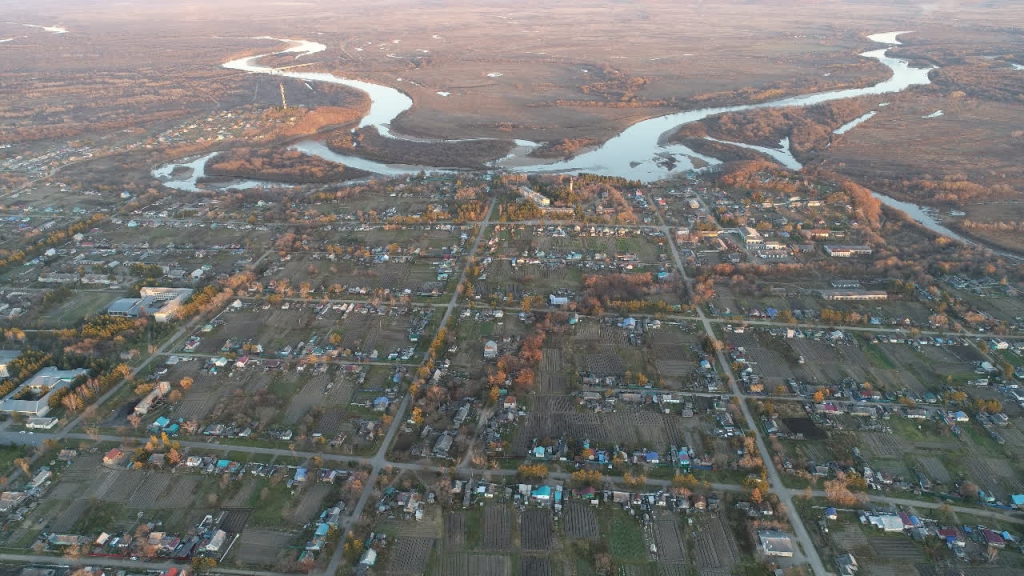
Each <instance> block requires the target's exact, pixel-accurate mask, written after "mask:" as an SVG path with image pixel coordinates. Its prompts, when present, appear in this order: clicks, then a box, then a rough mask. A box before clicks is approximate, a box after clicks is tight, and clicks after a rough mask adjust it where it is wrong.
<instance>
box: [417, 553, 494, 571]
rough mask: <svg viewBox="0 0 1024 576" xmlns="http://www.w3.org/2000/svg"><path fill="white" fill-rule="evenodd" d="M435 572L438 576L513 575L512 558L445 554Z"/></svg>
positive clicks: (492, 555) (490, 555) (491, 555)
mask: <svg viewBox="0 0 1024 576" xmlns="http://www.w3.org/2000/svg"><path fill="white" fill-rule="evenodd" d="M433 573H434V574H435V575H437V576H511V575H512V559H511V558H510V557H508V556H499V555H495V554H467V553H465V552H456V553H452V554H444V555H441V557H440V558H439V561H438V563H437V568H436V569H435V570H434V572H433Z"/></svg>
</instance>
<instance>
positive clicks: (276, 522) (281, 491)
mask: <svg viewBox="0 0 1024 576" xmlns="http://www.w3.org/2000/svg"><path fill="white" fill-rule="evenodd" d="M264 488H266V489H267V490H268V494H267V497H266V498H265V499H261V498H260V495H261V493H262V492H263V489H264ZM291 501H292V490H291V489H290V488H288V486H286V485H285V483H284V482H278V483H276V484H273V483H271V482H270V481H269V480H266V479H260V481H259V482H258V483H257V484H256V488H255V489H253V491H252V496H250V497H249V502H248V503H247V504H248V505H249V506H251V507H253V511H252V516H250V518H249V521H250V522H251V523H252V525H253V526H260V527H266V528H276V527H282V526H285V525H286V524H287V520H286V519H285V516H286V515H287V514H286V513H287V510H286V508H287V507H288V506H290V504H291Z"/></svg>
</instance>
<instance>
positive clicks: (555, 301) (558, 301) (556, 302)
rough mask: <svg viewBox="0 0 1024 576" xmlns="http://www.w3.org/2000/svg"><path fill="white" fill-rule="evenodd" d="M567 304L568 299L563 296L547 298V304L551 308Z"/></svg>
mask: <svg viewBox="0 0 1024 576" xmlns="http://www.w3.org/2000/svg"><path fill="white" fill-rule="evenodd" d="M568 303H569V299H568V298H567V297H565V296H555V295H554V294H552V295H550V296H548V304H550V305H552V306H565V305H567V304H568Z"/></svg>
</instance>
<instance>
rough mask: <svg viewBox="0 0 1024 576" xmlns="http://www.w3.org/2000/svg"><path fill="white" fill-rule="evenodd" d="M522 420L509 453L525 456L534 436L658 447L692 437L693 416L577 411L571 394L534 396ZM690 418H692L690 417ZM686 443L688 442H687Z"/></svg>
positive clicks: (625, 410)
mask: <svg viewBox="0 0 1024 576" xmlns="http://www.w3.org/2000/svg"><path fill="white" fill-rule="evenodd" d="M531 407H532V410H531V411H530V413H529V414H528V415H527V419H526V421H525V422H524V423H523V424H522V425H520V426H519V428H518V429H517V430H516V435H515V437H514V438H513V441H512V453H513V454H514V455H516V456H517V457H521V456H525V455H526V451H527V450H528V449H529V445H530V442H531V441H532V440H533V439H534V438H546V437H550V438H558V437H561V436H563V435H566V436H568V437H571V438H577V439H579V438H589V439H590V440H591V441H592V442H595V443H598V444H613V443H620V444H623V445H625V446H627V447H635V448H643V447H647V448H652V449H657V450H661V449H663V448H667V447H668V445H669V444H672V443H679V444H682V443H685V442H689V441H691V440H693V437H694V436H695V434H693V432H694V431H695V430H696V429H697V428H698V426H699V421H698V419H696V418H693V419H684V418H683V417H682V416H680V415H679V414H663V413H661V412H655V411H653V410H647V409H644V408H640V407H627V406H622V407H619V408H618V409H617V410H616V411H615V412H603V413H600V414H595V413H592V412H580V411H577V410H576V407H575V403H574V401H573V400H572V398H569V397H565V396H537V397H534V399H533V402H532V406H531ZM690 420H692V422H691V421H690ZM688 445H689V444H688Z"/></svg>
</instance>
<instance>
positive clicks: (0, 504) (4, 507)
mask: <svg viewBox="0 0 1024 576" xmlns="http://www.w3.org/2000/svg"><path fill="white" fill-rule="evenodd" d="M27 499H28V494H26V493H24V492H3V493H0V513H7V512H10V511H11V510H17V509H18V507H19V506H21V503H22V502H24V501H25V500H27Z"/></svg>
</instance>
